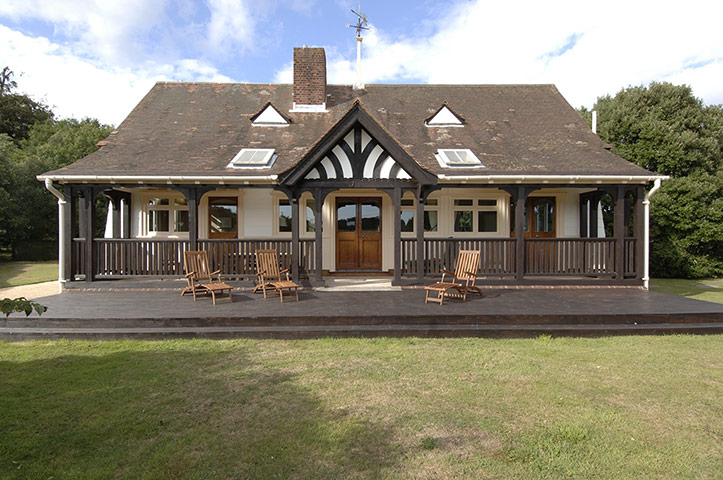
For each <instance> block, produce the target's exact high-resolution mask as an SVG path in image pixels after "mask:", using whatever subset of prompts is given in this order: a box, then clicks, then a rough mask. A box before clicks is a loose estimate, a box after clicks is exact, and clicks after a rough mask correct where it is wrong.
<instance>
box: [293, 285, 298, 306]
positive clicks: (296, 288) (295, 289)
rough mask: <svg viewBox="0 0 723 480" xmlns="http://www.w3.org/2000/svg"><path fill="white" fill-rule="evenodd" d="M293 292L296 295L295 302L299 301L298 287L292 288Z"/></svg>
mask: <svg viewBox="0 0 723 480" xmlns="http://www.w3.org/2000/svg"><path fill="white" fill-rule="evenodd" d="M294 292H295V293H296V301H297V302H298V301H299V287H294Z"/></svg>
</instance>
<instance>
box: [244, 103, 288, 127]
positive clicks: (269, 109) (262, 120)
mask: <svg viewBox="0 0 723 480" xmlns="http://www.w3.org/2000/svg"><path fill="white" fill-rule="evenodd" d="M289 123H291V122H290V121H289V119H288V118H286V117H285V116H283V115H282V114H281V113H280V112H279V111H278V110H277V109H276V108H275V107H274V105H273V104H272V103H271V102H269V103H267V104H266V105H265V106H264V108H262V109H261V111H259V113H257V114H256V115H254V116H253V117H251V124H252V125H255V126H265V127H282V126H287V125H289Z"/></svg>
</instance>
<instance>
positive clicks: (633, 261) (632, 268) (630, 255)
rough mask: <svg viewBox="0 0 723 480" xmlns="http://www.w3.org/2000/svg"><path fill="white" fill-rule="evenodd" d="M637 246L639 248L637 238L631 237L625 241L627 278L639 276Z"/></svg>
mask: <svg viewBox="0 0 723 480" xmlns="http://www.w3.org/2000/svg"><path fill="white" fill-rule="evenodd" d="M637 246H638V239H637V238H634V237H629V238H626V239H625V276H626V277H634V276H636V275H637V274H638V269H637V264H638V262H637V260H638V258H637V255H638V253H637ZM641 276H642V275H641Z"/></svg>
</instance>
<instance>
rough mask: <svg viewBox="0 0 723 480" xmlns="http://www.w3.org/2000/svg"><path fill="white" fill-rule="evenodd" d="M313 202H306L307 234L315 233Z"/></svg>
mask: <svg viewBox="0 0 723 480" xmlns="http://www.w3.org/2000/svg"><path fill="white" fill-rule="evenodd" d="M314 205H315V203H314V200H307V201H306V231H307V232H315V231H316V222H315V219H316V217H314Z"/></svg>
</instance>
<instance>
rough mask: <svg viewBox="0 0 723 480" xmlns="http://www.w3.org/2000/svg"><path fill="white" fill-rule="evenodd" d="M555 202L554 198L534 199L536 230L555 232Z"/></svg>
mask: <svg viewBox="0 0 723 480" xmlns="http://www.w3.org/2000/svg"><path fill="white" fill-rule="evenodd" d="M554 205H555V204H554V202H553V201H552V200H547V199H545V200H533V209H534V219H535V232H540V233H542V232H545V233H549V232H553V231H554V230H555V227H554V225H553V219H554V218H555V216H554V215H553V213H554Z"/></svg>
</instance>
